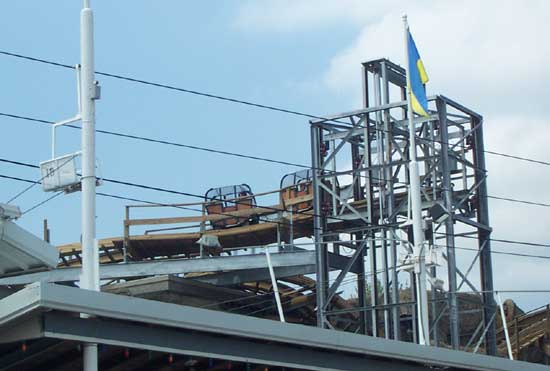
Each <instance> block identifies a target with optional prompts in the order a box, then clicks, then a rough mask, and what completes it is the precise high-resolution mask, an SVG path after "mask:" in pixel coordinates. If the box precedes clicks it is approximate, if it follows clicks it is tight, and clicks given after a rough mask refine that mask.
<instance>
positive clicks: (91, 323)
mask: <svg viewBox="0 0 550 371" xmlns="http://www.w3.org/2000/svg"><path fill="white" fill-rule="evenodd" d="M44 333H45V335H46V336H47V337H50V338H55V339H63V340H72V341H80V342H94V343H101V344H110V345H115V346H122V347H129V348H137V349H145V350H151V351H157V352H164V353H170V354H185V355H189V356H194V357H206V358H218V359H224V360H231V361H235V362H247V363H257V364H262V365H272V366H279V367H288V368H298V369H310V370H341V369H342V368H343V367H345V369H346V370H364V369H365V367H366V366H367V365H368V369H369V370H395V371H398V370H403V368H406V369H407V370H427V369H429V368H428V367H427V366H422V365H412V364H408V362H406V361H401V362H395V361H388V360H381V359H376V358H367V357H365V356H363V355H357V354H346V353H341V352H331V351H329V350H325V349H316V348H298V347H296V346H294V345H291V344H285V343H280V344H272V343H271V344H270V343H267V342H259V341H252V340H248V339H242V338H233V337H229V338H228V337H221V336H218V335H215V334H211V333H206V332H196V331H192V332H191V331H182V330H177V329H173V328H166V327H161V328H152V327H150V326H146V325H143V324H135V323H123V322H117V321H105V320H98V319H82V318H78V317H70V316H66V315H62V314H60V313H55V312H54V313H46V314H45V315H44Z"/></svg>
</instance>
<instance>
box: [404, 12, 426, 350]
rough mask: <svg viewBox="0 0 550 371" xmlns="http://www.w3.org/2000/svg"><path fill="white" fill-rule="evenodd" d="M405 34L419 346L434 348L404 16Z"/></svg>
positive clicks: (405, 28) (406, 25)
mask: <svg viewBox="0 0 550 371" xmlns="http://www.w3.org/2000/svg"><path fill="white" fill-rule="evenodd" d="M403 25H404V30H405V61H406V64H405V66H406V70H407V108H408V118H409V160H410V161H409V178H410V183H411V184H410V190H409V192H410V200H411V214H412V223H413V235H414V247H413V252H414V257H415V265H414V273H415V277H416V289H417V290H416V303H417V310H418V316H417V321H418V342H419V344H422V345H429V344H430V337H429V336H430V330H429V322H428V321H429V318H428V295H427V293H426V262H425V257H424V231H423V228H422V203H421V202H422V201H421V198H420V177H419V171H418V162H417V160H416V130H415V126H414V120H413V118H414V115H413V110H412V101H411V89H410V76H409V74H410V71H409V42H408V32H409V25H408V23H407V16H406V15H404V16H403Z"/></svg>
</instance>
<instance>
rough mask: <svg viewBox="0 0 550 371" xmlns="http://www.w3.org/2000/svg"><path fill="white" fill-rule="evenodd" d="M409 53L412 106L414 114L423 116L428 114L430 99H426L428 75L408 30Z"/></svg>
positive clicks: (409, 82)
mask: <svg viewBox="0 0 550 371" xmlns="http://www.w3.org/2000/svg"><path fill="white" fill-rule="evenodd" d="M407 53H408V54H409V65H408V66H407V68H408V70H409V81H408V84H409V91H410V92H411V105H412V109H413V111H414V112H416V113H418V114H419V115H422V116H429V114H428V99H427V98H426V86H425V84H426V83H427V82H428V74H427V73H426V70H425V69H424V64H423V63H422V59H420V54H418V49H416V44H415V43H414V40H413V37H412V35H411V32H410V31H409V30H408V28H407Z"/></svg>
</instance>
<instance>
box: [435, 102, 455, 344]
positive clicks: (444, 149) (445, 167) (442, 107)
mask: <svg viewBox="0 0 550 371" xmlns="http://www.w3.org/2000/svg"><path fill="white" fill-rule="evenodd" d="M436 105H437V112H438V114H439V132H440V136H441V137H440V139H441V143H442V144H441V164H440V166H441V169H440V170H441V174H442V177H443V184H442V188H443V203H444V205H445V208H446V209H447V212H448V213H449V215H448V217H447V219H446V220H445V222H444V223H445V233H446V235H445V242H446V245H447V257H446V259H447V272H448V279H449V281H448V282H449V326H450V331H451V345H452V347H453V349H458V348H459V347H460V327H459V323H458V321H459V317H458V299H457V294H456V291H457V290H456V288H457V279H456V251H455V236H454V216H455V215H454V210H453V208H454V205H453V190H452V188H451V187H452V185H451V173H450V169H449V136H448V133H449V131H448V129H449V127H448V126H447V107H446V104H445V101H444V100H442V99H437V101H436Z"/></svg>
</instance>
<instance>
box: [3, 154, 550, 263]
mask: <svg viewBox="0 0 550 371" xmlns="http://www.w3.org/2000/svg"><path fill="white" fill-rule="evenodd" d="M0 161H2V162H6V161H9V162H10V163H15V162H16V161H13V162H12V161H11V160H5V159H0ZM16 163H18V164H22V165H24V166H27V167H34V166H35V165H31V164H25V163H21V162H16ZM0 178H5V179H11V180H17V181H22V182H27V183H32V184H36V183H39V182H36V181H33V180H29V179H23V178H18V177H12V176H7V175H3V174H0ZM105 181H107V180H106V179H105ZM118 184H124V185H134V186H138V187H139V186H140V185H136V184H134V183H129V182H122V181H120V183H118ZM145 187H147V188H146V189H150V188H149V187H148V186H145ZM139 188H141V187H139ZM152 188H154V187H152ZM173 192H177V191H173ZM97 195H99V196H103V197H110V198H116V199H120V200H125V201H132V202H141V203H146V204H152V205H158V206H172V207H175V208H179V209H184V210H190V211H197V212H202V210H199V209H193V208H188V207H182V206H175V205H170V204H163V203H157V202H152V201H147V200H143V199H138V198H132V197H126V196H120V195H114V194H109V193H103V192H98V193H97ZM198 197H201V198H202V196H198ZM52 198H53V197H52ZM46 201H49V199H48V200H46ZM43 203H45V202H41V203H40V204H39V205H38V206H41V205H42V204H43ZM34 208H35V207H33V208H30V209H29V210H28V211H30V210H31V209H34ZM28 211H27V212H28ZM213 214H216V215H217V214H220V215H223V216H230V217H234V215H231V214H223V213H213ZM261 221H263V222H266V223H273V224H277V223H280V224H284V225H289V223H288V222H286V223H284V222H278V221H271V220H261ZM436 234H439V235H447V234H446V233H442V232H436ZM456 237H464V238H473V239H476V237H473V236H465V235H456ZM490 240H491V241H495V242H503V243H510V244H519V245H528V246H538V247H550V245H548V244H540V243H534V242H522V241H512V240H506V239H494V238H491V239H490ZM354 241H355V240H354ZM355 242H361V240H358V241H355ZM306 244H307V243H304V244H302V245H306ZM439 246H440V247H448V246H446V245H439ZM454 248H456V249H462V250H471V251H478V250H477V249H473V248H472V249H470V248H465V247H456V246H455V247H454ZM491 253H495V254H504V255H514V256H524V257H532V258H543V259H550V257H548V256H542V255H540V256H539V255H529V254H521V253H508V252H505V251H496V250H491Z"/></svg>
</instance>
